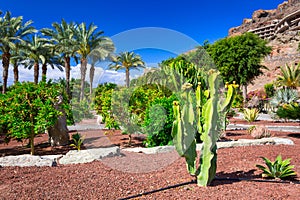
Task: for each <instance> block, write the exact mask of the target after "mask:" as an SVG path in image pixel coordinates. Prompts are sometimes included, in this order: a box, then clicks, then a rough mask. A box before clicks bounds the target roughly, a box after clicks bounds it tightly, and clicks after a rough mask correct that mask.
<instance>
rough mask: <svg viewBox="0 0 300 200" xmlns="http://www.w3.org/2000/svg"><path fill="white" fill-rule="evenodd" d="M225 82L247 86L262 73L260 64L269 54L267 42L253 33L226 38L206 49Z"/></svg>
mask: <svg viewBox="0 0 300 200" xmlns="http://www.w3.org/2000/svg"><path fill="white" fill-rule="evenodd" d="M207 51H208V53H209V54H210V56H211V57H212V58H213V60H214V61H215V64H216V65H217V67H218V70H219V71H220V73H221V76H222V77H223V80H224V81H225V82H232V81H236V82H237V84H239V85H247V84H248V83H249V82H250V81H252V80H253V79H254V78H255V77H257V76H258V75H260V74H261V73H262V71H261V69H262V68H264V66H262V65H261V64H260V63H261V61H262V59H263V58H264V57H265V56H266V55H267V54H269V53H270V52H271V47H268V46H267V42H266V41H265V40H263V39H260V38H259V37H258V36H257V35H255V34H253V33H244V34H242V35H239V36H234V37H227V38H224V39H221V40H219V41H217V42H215V43H214V44H212V45H209V47H208V49H207Z"/></svg>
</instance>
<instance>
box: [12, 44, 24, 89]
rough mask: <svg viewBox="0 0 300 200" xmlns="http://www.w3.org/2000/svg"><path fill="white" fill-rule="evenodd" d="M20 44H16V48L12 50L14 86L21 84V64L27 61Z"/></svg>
mask: <svg viewBox="0 0 300 200" xmlns="http://www.w3.org/2000/svg"><path fill="white" fill-rule="evenodd" d="M20 48H21V46H20V44H19V43H17V44H16V48H15V49H12V50H11V58H10V63H11V64H12V65H13V72H14V84H16V83H17V82H19V64H20V63H22V61H24V60H26V57H25V56H24V54H23V53H22V52H21V51H20Z"/></svg>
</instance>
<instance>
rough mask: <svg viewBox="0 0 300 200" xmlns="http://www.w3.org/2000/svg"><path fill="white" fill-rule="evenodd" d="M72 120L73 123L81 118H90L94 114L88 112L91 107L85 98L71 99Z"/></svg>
mask: <svg viewBox="0 0 300 200" xmlns="http://www.w3.org/2000/svg"><path fill="white" fill-rule="evenodd" d="M71 104H72V113H73V120H74V122H75V123H78V122H80V121H81V120H83V119H92V118H93V117H94V116H93V114H92V113H91V112H90V110H91V108H90V105H89V102H88V101H87V100H85V99H84V100H82V101H80V102H79V101H78V100H77V99H76V98H74V99H72V100H71Z"/></svg>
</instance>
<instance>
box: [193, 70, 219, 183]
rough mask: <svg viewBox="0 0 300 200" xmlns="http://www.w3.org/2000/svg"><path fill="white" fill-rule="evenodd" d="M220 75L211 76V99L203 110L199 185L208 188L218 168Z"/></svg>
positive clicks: (198, 171)
mask: <svg viewBox="0 0 300 200" xmlns="http://www.w3.org/2000/svg"><path fill="white" fill-rule="evenodd" d="M217 78H218V73H215V72H214V73H212V74H211V75H210V76H209V89H210V94H211V95H210V99H209V100H208V101H207V102H206V104H205V105H204V108H203V112H202V115H203V117H204V118H205V123H204V126H205V127H204V132H203V133H202V135H201V139H202V141H203V146H202V150H201V155H200V163H201V165H200V167H199V169H198V170H197V173H199V174H198V175H197V182H198V185H201V186H207V185H209V184H210V182H211V181H212V180H213V179H214V177H215V174H216V168H217V144H216V142H217V139H218V131H219V122H218V120H219V112H218V100H219V99H218V93H217V91H218V80H217Z"/></svg>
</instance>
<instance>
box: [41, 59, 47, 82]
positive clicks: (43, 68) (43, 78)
mask: <svg viewBox="0 0 300 200" xmlns="http://www.w3.org/2000/svg"><path fill="white" fill-rule="evenodd" d="M46 80H47V64H46V63H45V64H43V66H42V81H45V82H46Z"/></svg>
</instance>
